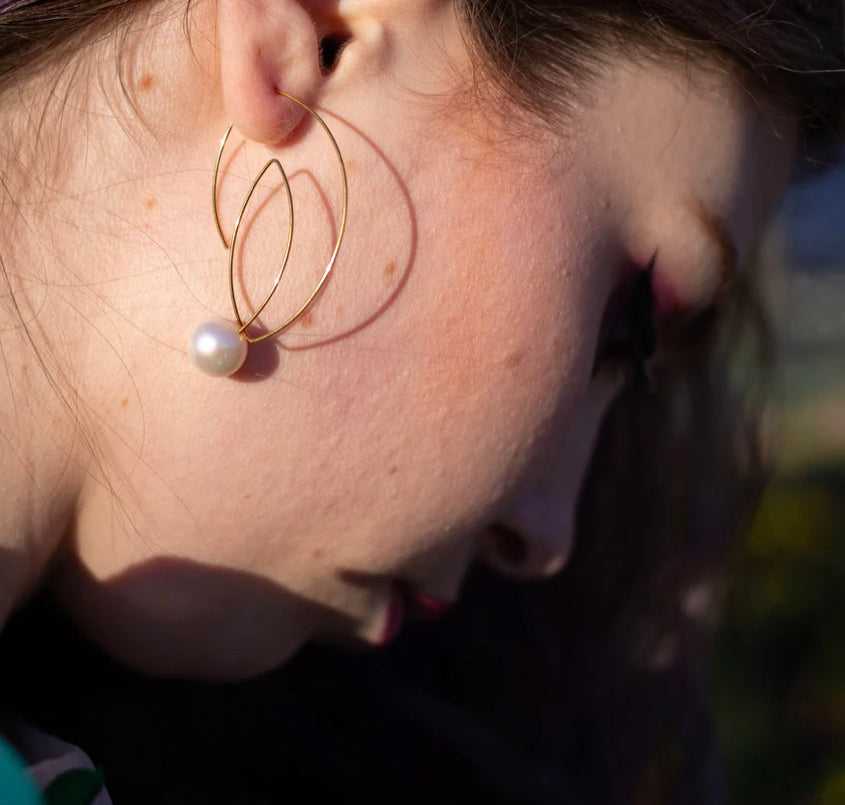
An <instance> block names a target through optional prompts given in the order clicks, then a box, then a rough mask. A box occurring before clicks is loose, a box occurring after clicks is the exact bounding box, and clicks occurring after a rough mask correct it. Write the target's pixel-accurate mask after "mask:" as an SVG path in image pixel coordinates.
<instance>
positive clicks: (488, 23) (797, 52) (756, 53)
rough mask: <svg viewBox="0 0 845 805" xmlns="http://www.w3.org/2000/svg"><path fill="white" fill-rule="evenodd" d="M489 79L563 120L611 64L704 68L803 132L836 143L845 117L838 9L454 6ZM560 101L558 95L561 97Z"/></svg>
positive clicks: (689, 2)
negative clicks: (577, 95)
mask: <svg viewBox="0 0 845 805" xmlns="http://www.w3.org/2000/svg"><path fill="white" fill-rule="evenodd" d="M458 6H459V8H460V10H461V13H462V15H463V17H464V19H465V21H466V25H467V29H468V30H469V31H470V32H471V36H470V42H471V43H474V45H475V46H476V48H477V49H478V51H479V53H480V54H483V58H479V59H478V63H479V64H481V65H486V67H485V68H483V69H485V72H486V73H487V74H488V75H489V76H490V77H492V78H493V79H494V80H495V81H496V82H497V83H498V84H499V85H500V86H501V87H502V88H503V89H505V91H506V92H507V93H508V94H509V95H511V96H512V97H515V98H516V99H518V100H519V101H520V102H522V103H523V104H524V105H525V106H526V107H528V108H531V109H535V110H538V109H539V110H541V111H542V112H544V113H546V114H552V115H553V114H555V113H559V112H561V111H562V112H564V113H565V112H567V111H568V108H569V102H568V100H567V99H568V98H571V97H572V96H573V91H576V92H577V89H578V88H581V87H584V86H585V84H587V83H588V82H589V79H590V78H591V77H593V76H594V75H596V73H597V72H599V71H600V70H601V68H602V66H603V64H604V62H605V61H606V59H607V58H608V57H609V56H612V55H614V54H618V53H620V52H621V53H623V54H626V55H630V56H633V57H635V58H640V59H650V58H651V59H660V58H662V59H671V60H674V61H685V60H686V61H696V62H704V63H706V64H708V65H709V66H711V67H713V66H716V67H718V66H721V67H722V68H724V69H725V70H727V71H729V72H730V73H732V74H736V76H737V77H738V79H739V80H740V82H742V83H743V84H744V85H745V88H746V89H747V90H748V91H749V92H750V94H752V95H755V96H757V98H758V100H761V101H763V100H765V101H768V102H769V103H771V104H772V105H773V106H775V107H780V109H781V111H782V112H785V113H787V114H789V115H791V116H792V117H794V119H795V120H796V121H798V123H799V124H800V127H801V130H802V132H803V133H804V139H805V142H806V143H807V144H813V143H815V142H817V141H819V140H825V139H828V140H829V139H831V138H833V139H836V138H838V136H839V132H840V126H841V124H842V118H843V114H845V108H844V107H843V103H842V98H843V87H845V76H843V68H845V55H844V54H843V29H842V13H843V12H842V3H840V2H837V0H779V2H761V0H636V1H632V0H565V2H552V1H549V0H545V1H544V2H512V0H458ZM562 89H563V90H564V91H561V90H562Z"/></svg>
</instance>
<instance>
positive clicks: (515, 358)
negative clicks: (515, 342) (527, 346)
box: [505, 352, 525, 369]
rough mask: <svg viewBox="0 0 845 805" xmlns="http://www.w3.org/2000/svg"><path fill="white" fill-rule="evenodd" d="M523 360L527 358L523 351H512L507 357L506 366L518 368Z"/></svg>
mask: <svg viewBox="0 0 845 805" xmlns="http://www.w3.org/2000/svg"><path fill="white" fill-rule="evenodd" d="M523 360H525V355H524V354H523V353H522V352H512V353H511V354H510V355H508V357H507V358H505V366H506V367H507V368H508V369H516V368H517V367H518V366H519V365H520V364H521V363H522V361H523Z"/></svg>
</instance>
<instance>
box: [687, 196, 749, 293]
mask: <svg viewBox="0 0 845 805" xmlns="http://www.w3.org/2000/svg"><path fill="white" fill-rule="evenodd" d="M690 211H691V212H692V214H693V215H694V216H695V218H696V220H697V221H698V222H699V223H700V224H701V226H702V227H703V229H704V232H705V234H706V235H707V236H708V237H709V238H710V239H711V240H712V241H713V243H715V244H716V248H717V250H718V253H719V264H720V266H719V270H720V273H721V285H722V286H726V285H728V284H730V283H731V282H732V281H733V280H734V279H735V278H736V275H737V273H738V271H739V249H737V247H736V242H735V241H734V239H733V235H731V233H730V230H729V229H728V225H727V224H726V223H725V219H724V218H722V217H721V216H719V215H716V214H715V213H714V212H713V211H712V210H711V209H710V208H709V207H708V206H707V205H706V204H705V203H704V202H703V201H702V200H701V199H700V198H698V197H697V196H693V199H692V204H691V206H690Z"/></svg>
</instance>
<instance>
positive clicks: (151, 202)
mask: <svg viewBox="0 0 845 805" xmlns="http://www.w3.org/2000/svg"><path fill="white" fill-rule="evenodd" d="M155 205H156V200H155V199H154V198H152V197H151V198H145V199H144V209H145V210H148V211H149V210H153V209H154V208H155Z"/></svg>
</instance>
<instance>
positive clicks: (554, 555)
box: [480, 490, 574, 579]
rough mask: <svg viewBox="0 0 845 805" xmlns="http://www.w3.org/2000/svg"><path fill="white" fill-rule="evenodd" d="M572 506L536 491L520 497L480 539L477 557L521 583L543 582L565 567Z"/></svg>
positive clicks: (570, 547)
mask: <svg viewBox="0 0 845 805" xmlns="http://www.w3.org/2000/svg"><path fill="white" fill-rule="evenodd" d="M572 509H573V506H571V505H568V504H567V502H565V501H562V500H559V499H558V500H555V499H553V498H548V497H547V496H546V495H543V494H542V492H540V491H538V490H531V491H527V492H525V493H523V494H522V495H521V496H520V497H519V499H518V500H517V501H515V502H514V503H513V504H512V506H511V507H510V508H509V510H508V512H507V515H506V516H505V517H504V518H503V519H501V520H499V521H498V522H496V523H493V524H492V525H491V526H490V527H489V528H488V529H487V531H486V533H485V534H484V536H483V538H482V544H481V549H480V553H481V556H482V558H483V559H484V560H485V561H486V562H487V563H488V564H489V565H490V566H491V567H492V568H493V569H494V570H497V571H499V572H501V573H504V574H506V575H508V576H513V577H515V578H521V579H537V578H546V577H548V576H552V575H554V574H555V573H557V572H558V571H559V570H561V568H563V566H564V565H565V564H566V561H567V559H568V558H569V554H570V552H571V550H572V545H573V541H574V536H573V532H574V523H573V515H572Z"/></svg>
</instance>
